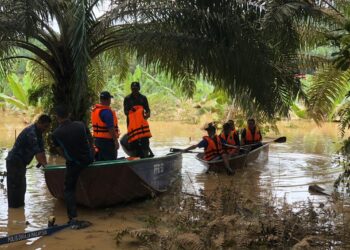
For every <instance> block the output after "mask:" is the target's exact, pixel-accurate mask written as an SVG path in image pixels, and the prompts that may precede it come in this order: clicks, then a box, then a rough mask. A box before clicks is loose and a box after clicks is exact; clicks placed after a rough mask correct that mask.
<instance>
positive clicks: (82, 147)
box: [52, 106, 94, 229]
mask: <svg viewBox="0 0 350 250" xmlns="http://www.w3.org/2000/svg"><path fill="white" fill-rule="evenodd" d="M55 112H56V116H57V121H58V123H59V127H58V128H56V130H55V131H54V132H53V134H52V140H53V143H54V145H55V146H56V149H57V151H58V152H59V154H60V155H61V156H62V157H64V158H65V159H66V172H65V180H64V199H65V202H66V206H67V214H68V218H69V222H68V223H69V224H71V227H72V228H73V229H80V228H84V227H86V226H89V223H88V222H86V221H78V220H77V219H76V218H77V206H76V200H75V199H76V198H75V189H76V185H77V182H78V178H79V175H80V173H81V171H82V170H83V169H84V168H86V167H87V166H88V165H90V164H91V163H92V162H93V159H94V156H93V154H94V148H93V139H92V136H91V134H90V131H89V129H88V128H87V127H86V126H85V124H84V123H83V122H78V121H71V120H70V119H69V113H68V109H67V107H64V106H58V107H56V109H55Z"/></svg>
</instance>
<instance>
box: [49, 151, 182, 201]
mask: <svg viewBox="0 0 350 250" xmlns="http://www.w3.org/2000/svg"><path fill="white" fill-rule="evenodd" d="M181 165H182V155H181V153H170V154H167V155H165V156H162V157H155V158H147V159H138V160H128V159H120V160H114V161H100V162H94V163H93V164H92V165H90V166H88V167H87V168H86V169H84V170H83V171H82V172H81V175H80V177H79V180H78V183H77V191H76V197H77V203H78V204H81V205H84V206H87V207H91V208H95V207H107V206H111V205H115V204H117V203H123V202H128V201H131V200H134V199H138V198H142V197H150V196H153V195H156V194H159V193H163V192H165V191H167V190H168V188H169V187H170V185H171V184H172V182H173V181H174V180H175V179H176V178H177V177H178V176H179V175H180V169H181ZM65 168H66V167H65V166H64V165H60V166H57V165H56V166H48V167H46V168H45V170H44V171H45V180H46V184H47V187H48V189H49V191H50V193H51V194H52V195H53V196H54V197H55V198H57V199H64V173H65Z"/></svg>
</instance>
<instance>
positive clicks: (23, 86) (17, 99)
mask: <svg viewBox="0 0 350 250" xmlns="http://www.w3.org/2000/svg"><path fill="white" fill-rule="evenodd" d="M7 83H8V86H9V88H10V90H11V94H12V96H9V95H6V94H4V93H0V98H2V99H3V100H4V101H5V102H6V103H8V104H10V105H11V106H13V107H15V108H17V109H19V110H28V108H29V95H28V91H29V88H30V86H31V83H32V82H31V78H30V76H29V75H28V74H25V75H24V76H23V79H22V81H20V80H19V78H18V76H17V75H15V74H10V75H8V77H7Z"/></svg>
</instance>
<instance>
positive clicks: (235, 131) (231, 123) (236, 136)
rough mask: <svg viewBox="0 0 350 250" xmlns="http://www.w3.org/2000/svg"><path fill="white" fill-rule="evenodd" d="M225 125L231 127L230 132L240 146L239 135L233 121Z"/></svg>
mask: <svg viewBox="0 0 350 250" xmlns="http://www.w3.org/2000/svg"><path fill="white" fill-rule="evenodd" d="M227 123H228V124H230V126H231V130H232V131H233V133H234V135H235V140H236V142H237V144H238V145H240V141H239V134H238V131H237V130H236V128H235V122H234V121H233V120H228V121H227Z"/></svg>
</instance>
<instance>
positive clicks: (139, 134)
mask: <svg viewBox="0 0 350 250" xmlns="http://www.w3.org/2000/svg"><path fill="white" fill-rule="evenodd" d="M140 89H141V86H140V83H139V82H132V83H131V94H130V95H128V96H126V97H125V98H124V113H125V115H126V123H127V127H128V143H129V144H130V149H131V150H132V151H134V152H135V153H136V155H133V156H136V157H140V158H147V157H153V153H152V151H151V149H150V147H149V138H151V137H152V134H151V131H150V128H149V124H148V121H147V119H148V118H149V117H150V116H151V110H150V108H149V105H148V100H147V97H146V96H144V95H142V94H141V93H140Z"/></svg>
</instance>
